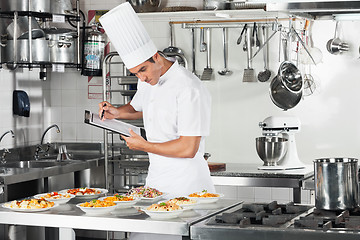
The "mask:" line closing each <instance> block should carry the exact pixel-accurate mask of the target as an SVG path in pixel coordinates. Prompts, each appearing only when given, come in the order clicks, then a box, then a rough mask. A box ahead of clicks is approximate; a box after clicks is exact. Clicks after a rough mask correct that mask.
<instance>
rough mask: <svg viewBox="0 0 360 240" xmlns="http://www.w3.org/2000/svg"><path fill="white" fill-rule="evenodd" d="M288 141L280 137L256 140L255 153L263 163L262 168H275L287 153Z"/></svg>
mask: <svg viewBox="0 0 360 240" xmlns="http://www.w3.org/2000/svg"><path fill="white" fill-rule="evenodd" d="M287 143H288V140H287V139H286V138H281V137H258V138H256V151H257V153H258V155H259V157H260V158H261V160H263V161H264V166H276V165H277V162H278V161H279V160H280V159H281V158H283V157H284V155H285V154H286V151H287V146H288V144H287Z"/></svg>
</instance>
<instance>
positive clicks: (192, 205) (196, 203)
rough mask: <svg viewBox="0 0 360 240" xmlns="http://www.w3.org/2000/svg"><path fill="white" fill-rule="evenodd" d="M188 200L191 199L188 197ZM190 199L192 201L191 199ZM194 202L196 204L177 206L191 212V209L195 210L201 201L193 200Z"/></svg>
mask: <svg viewBox="0 0 360 240" xmlns="http://www.w3.org/2000/svg"><path fill="white" fill-rule="evenodd" d="M187 198H189V197H187ZM189 199H191V198H189ZM170 200H171V199H170ZM192 200H195V201H196V202H194V203H188V204H178V203H177V205H179V206H180V207H182V208H183V209H184V210H190V209H193V208H194V207H195V206H196V205H198V204H199V201H198V200H197V199H192Z"/></svg>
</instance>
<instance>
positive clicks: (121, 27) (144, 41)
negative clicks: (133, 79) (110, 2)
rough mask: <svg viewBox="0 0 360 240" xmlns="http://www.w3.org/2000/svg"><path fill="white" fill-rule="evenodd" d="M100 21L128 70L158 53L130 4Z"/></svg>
mask: <svg viewBox="0 0 360 240" xmlns="http://www.w3.org/2000/svg"><path fill="white" fill-rule="evenodd" d="M99 21H100V23H101V25H102V26H103V28H104V29H105V32H106V34H107V35H108V37H109V39H110V41H111V43H112V44H113V45H114V47H115V49H116V51H117V52H118V53H119V55H120V57H121V59H122V61H123V62H124V64H125V66H126V67H127V68H128V69H130V68H133V67H136V66H138V65H139V64H141V63H143V62H145V61H146V60H148V59H149V58H150V57H151V56H153V55H154V54H155V53H156V52H157V48H156V47H155V45H154V43H153V41H152V40H151V39H150V36H149V34H148V33H147V32H146V30H145V27H144V25H143V24H142V23H141V21H140V19H139V17H138V16H137V15H136V13H135V11H134V9H133V8H132V7H131V5H130V4H129V3H128V2H125V3H123V4H120V5H119V6H117V7H116V8H114V9H112V10H110V11H109V12H107V13H106V14H105V15H103V16H102V17H101V18H100V19H99Z"/></svg>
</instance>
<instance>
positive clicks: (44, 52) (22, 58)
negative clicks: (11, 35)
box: [1, 38, 50, 63]
mask: <svg viewBox="0 0 360 240" xmlns="http://www.w3.org/2000/svg"><path fill="white" fill-rule="evenodd" d="M16 41H17V48H16V49H17V54H16V56H15V54H14V40H7V42H6V44H5V45H4V46H2V54H1V61H2V62H17V63H28V62H29V60H30V56H29V40H28V39H18V40H16ZM31 43H32V61H33V62H49V60H50V57H49V47H48V40H46V39H41V38H37V39H33V40H32V42H31ZM14 58H15V59H14Z"/></svg>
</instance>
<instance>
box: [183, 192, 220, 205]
mask: <svg viewBox="0 0 360 240" xmlns="http://www.w3.org/2000/svg"><path fill="white" fill-rule="evenodd" d="M188 197H189V198H190V199H195V200H197V201H198V202H199V203H214V202H217V201H218V200H219V199H220V198H222V197H224V194H221V193H209V192H207V191H206V190H204V191H202V192H195V193H192V194H189V196H188Z"/></svg>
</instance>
